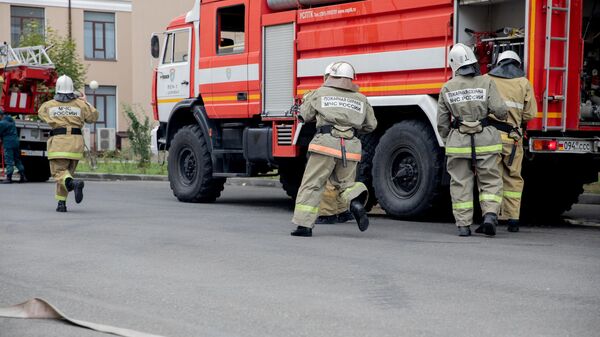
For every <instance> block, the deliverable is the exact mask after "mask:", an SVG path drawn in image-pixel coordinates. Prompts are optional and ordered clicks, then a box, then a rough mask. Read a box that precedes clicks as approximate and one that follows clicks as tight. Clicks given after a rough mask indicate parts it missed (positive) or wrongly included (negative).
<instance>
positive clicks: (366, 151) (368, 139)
mask: <svg viewBox="0 0 600 337" xmlns="http://www.w3.org/2000/svg"><path fill="white" fill-rule="evenodd" d="M358 138H359V139H360V142H361V144H362V158H361V160H360V163H359V164H358V170H357V174H356V180H357V181H360V182H362V183H364V184H365V185H366V186H367V189H368V190H369V199H368V200H367V204H366V205H365V208H366V209H367V211H370V210H371V209H372V208H373V206H375V205H376V204H377V197H376V196H375V190H374V189H373V175H372V174H371V171H372V170H373V157H374V156H375V149H376V148H377V144H378V143H379V138H380V135H378V134H375V133H373V132H372V133H369V134H366V135H359V136H358Z"/></svg>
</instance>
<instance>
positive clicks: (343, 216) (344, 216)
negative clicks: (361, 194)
mask: <svg viewBox="0 0 600 337" xmlns="http://www.w3.org/2000/svg"><path fill="white" fill-rule="evenodd" d="M350 220H354V216H353V215H352V213H350V211H345V212H342V213H340V214H338V215H337V223H344V222H348V221H350Z"/></svg>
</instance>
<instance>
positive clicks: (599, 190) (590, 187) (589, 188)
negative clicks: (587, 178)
mask: <svg viewBox="0 0 600 337" xmlns="http://www.w3.org/2000/svg"><path fill="white" fill-rule="evenodd" d="M583 189H584V190H585V191H586V192H587V193H596V194H600V174H599V175H598V181H597V182H595V183H593V184H587V185H584V186H583Z"/></svg>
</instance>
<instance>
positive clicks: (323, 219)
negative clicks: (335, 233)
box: [315, 215, 337, 225]
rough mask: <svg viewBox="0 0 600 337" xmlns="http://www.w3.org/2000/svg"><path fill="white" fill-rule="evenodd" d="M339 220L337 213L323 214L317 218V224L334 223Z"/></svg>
mask: <svg viewBox="0 0 600 337" xmlns="http://www.w3.org/2000/svg"><path fill="white" fill-rule="evenodd" d="M336 222H337V215H322V216H320V217H318V218H317V220H316V221H315V224H317V225H332V224H334V223H336Z"/></svg>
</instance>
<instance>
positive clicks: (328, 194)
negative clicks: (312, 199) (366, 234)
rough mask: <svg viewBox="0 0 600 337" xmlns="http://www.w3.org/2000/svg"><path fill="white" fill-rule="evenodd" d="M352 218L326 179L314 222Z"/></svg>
mask: <svg viewBox="0 0 600 337" xmlns="http://www.w3.org/2000/svg"><path fill="white" fill-rule="evenodd" d="M336 63H337V62H333V63H330V64H329V65H328V66H327V67H326V68H325V73H324V74H323V82H325V81H327V78H328V77H329V73H331V68H333V65H334V64H336ZM313 92H314V91H311V92H309V93H307V96H305V97H304V99H307V97H309V96H308V95H309V94H310V93H313ZM352 219H354V217H353V216H352V213H350V211H348V207H347V206H346V205H344V202H343V201H342V200H341V195H340V191H339V190H338V189H337V188H336V187H335V186H334V185H333V184H332V183H331V182H329V180H328V181H327V184H326V185H325V190H324V191H323V196H322V199H321V204H320V205H319V217H318V218H317V220H315V224H334V223H344V222H348V221H350V220H352Z"/></svg>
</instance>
